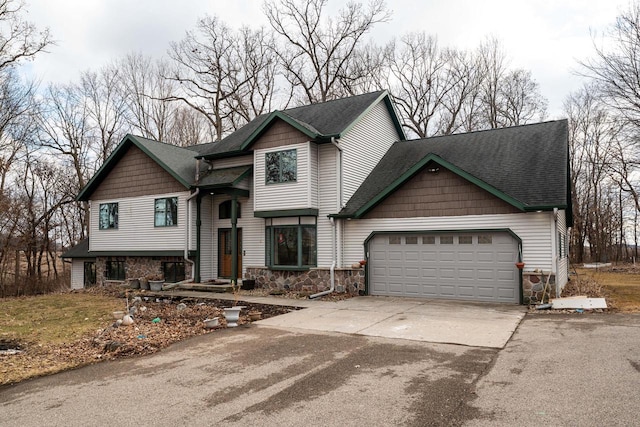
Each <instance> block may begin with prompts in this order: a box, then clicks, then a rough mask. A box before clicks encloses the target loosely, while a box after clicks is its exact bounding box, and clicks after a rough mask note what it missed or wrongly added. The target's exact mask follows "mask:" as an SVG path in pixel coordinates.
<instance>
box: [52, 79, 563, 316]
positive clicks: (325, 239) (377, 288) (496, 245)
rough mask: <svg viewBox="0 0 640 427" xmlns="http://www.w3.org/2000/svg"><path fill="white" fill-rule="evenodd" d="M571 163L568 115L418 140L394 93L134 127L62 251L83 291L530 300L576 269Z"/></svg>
mask: <svg viewBox="0 0 640 427" xmlns="http://www.w3.org/2000/svg"><path fill="white" fill-rule="evenodd" d="M568 164H569V163H568V134H567V121H566V120H559V121H550V122H544V123H538V124H531V125H524V126H517V127H512V128H505V129H497V130H487V131H479V132H472V133H466V134H457V135H450V136H441V137H433V138H426V139H418V140H411V141H407V140H406V138H405V135H404V133H403V131H402V127H401V125H400V123H399V120H398V117H397V116H396V113H395V110H394V107H393V104H392V102H391V99H390V97H389V94H388V93H387V92H385V91H381V92H373V93H368V94H363V95H358V96H353V97H349V98H344V99H338V100H334V101H328V102H324V103H318V104H312V105H306V106H302V107H297V108H291V109H287V110H284V111H275V112H272V113H270V114H265V115H261V116H259V117H257V118H256V119H254V120H253V121H251V122H250V123H248V124H247V125H246V126H244V127H243V128H241V129H239V130H237V131H236V132H234V133H232V134H231V135H229V136H227V137H226V138H225V139H223V140H222V141H220V142H217V143H211V144H203V145H198V146H193V147H187V148H181V147H176V146H172V145H168V144H163V143H161V142H157V141H151V140H148V139H145V138H141V137H138V136H133V135H127V136H126V137H125V138H124V139H123V141H122V142H121V143H120V144H119V145H118V147H117V148H116V149H115V150H114V152H113V153H112V155H111V156H110V157H109V158H108V159H107V160H106V162H105V163H104V165H103V166H102V167H101V168H100V169H99V170H98V171H97V172H96V174H95V175H94V176H93V178H92V179H91V180H90V181H89V183H88V184H87V185H86V186H85V188H84V189H83V190H82V191H81V192H80V194H79V195H78V200H84V201H89V203H90V207H91V209H90V212H91V217H90V224H91V226H90V233H89V235H90V239H89V242H88V244H86V243H85V245H87V246H86V250H83V249H82V248H81V249H79V250H75V249H72V250H71V251H69V252H67V253H66V254H65V255H64V256H65V257H68V258H71V259H72V260H73V272H74V273H73V278H74V279H72V282H73V283H72V286H74V287H77V286H81V284H83V283H84V282H85V277H86V273H85V272H89V273H88V274H93V273H91V272H92V271H93V270H92V269H91V268H92V267H91V266H92V265H93V266H94V267H93V268H94V269H95V273H94V275H95V280H96V282H97V283H98V284H101V283H104V282H106V281H113V280H115V281H122V280H127V279H130V278H137V277H141V276H144V275H147V274H162V275H163V276H164V279H165V281H169V282H177V281H182V280H194V281H195V282H200V283H206V282H209V281H212V280H216V279H221V278H225V279H232V278H244V279H255V280H256V282H257V283H258V284H259V285H262V286H266V287H279V288H291V289H298V290H306V291H309V292H318V291H326V290H328V289H336V290H338V291H347V292H352V293H360V294H372V295H399V296H415V297H428V298H454V299H464V300H474V301H490V302H508V303H524V302H528V301H529V298H532V297H534V298H537V297H538V295H537V294H538V293H539V292H540V291H541V290H542V288H543V287H544V285H545V284H546V283H547V282H549V283H552V284H553V289H554V290H555V292H556V293H559V292H560V291H561V289H562V288H563V286H564V285H565V283H566V282H567V280H568V260H567V253H568V251H567V227H570V226H571V202H570V201H571V197H570V193H569V186H568V177H569V169H568ZM361 260H363V261H364V262H363V264H364V267H363V268H361V267H360V264H359V261H361ZM519 261H523V262H524V268H518V267H517V266H516V262H519ZM92 262H93V263H94V264H92ZM520 267H522V266H520Z"/></svg>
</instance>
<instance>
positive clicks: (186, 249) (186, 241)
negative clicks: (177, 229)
mask: <svg viewBox="0 0 640 427" xmlns="http://www.w3.org/2000/svg"><path fill="white" fill-rule="evenodd" d="M198 194H200V188H196V191H194V192H193V193H191V195H190V196H189V197H187V200H186V204H187V221H186V224H185V233H184V255H183V258H184V260H185V261H186V262H188V263H189V264H191V279H190V280H193V279H194V273H195V271H194V270H195V265H196V263H195V262H193V261H191V260H190V259H189V222H190V219H191V213H190V209H189V207H190V206H191V199H193V198H194V197H196V196H197V195H198Z"/></svg>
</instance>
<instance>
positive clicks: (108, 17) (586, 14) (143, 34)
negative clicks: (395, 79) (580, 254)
mask: <svg viewBox="0 0 640 427" xmlns="http://www.w3.org/2000/svg"><path fill="white" fill-rule="evenodd" d="M26 3H27V9H28V14H27V15H26V19H27V20H29V21H31V22H33V23H34V24H36V26H37V27H38V28H41V29H42V28H45V27H48V28H49V30H50V31H51V33H52V36H53V38H54V39H55V40H56V41H57V44H56V45H55V46H52V47H51V48H50V49H49V53H46V54H42V55H40V56H38V57H37V58H36V59H35V60H34V61H33V62H29V63H28V64H26V65H25V66H24V68H23V70H24V72H25V74H26V75H28V76H31V77H34V78H36V79H38V80H39V81H40V82H41V84H48V83H68V82H72V81H73V82H75V81H78V78H79V75H80V73H81V72H82V71H85V70H88V69H92V70H96V69H99V68H100V67H101V66H102V65H104V64H106V63H108V62H109V61H111V60H113V59H116V58H120V57H122V56H124V55H126V54H127V53H131V52H141V53H143V54H145V55H150V56H152V57H162V56H165V55H166V52H167V49H168V47H169V44H170V43H171V42H172V41H179V40H181V39H182V38H184V36H185V33H186V32H187V31H189V30H191V29H193V28H194V27H195V23H196V21H197V19H198V18H199V17H202V16H205V15H211V16H213V15H217V16H218V17H219V18H220V19H222V20H223V21H224V22H226V23H227V24H228V25H229V26H231V27H233V28H239V27H241V26H243V25H246V26H251V27H258V26H261V25H263V26H268V22H267V21H266V19H265V17H264V14H263V12H262V1H259V0H225V1H220V0H208V1H207V0H181V1H176V0H55V1H54V0H26ZM344 3H345V2H344V1H337V0H329V10H330V11H336V10H338V9H339V8H340V7H341V5H342V4H344ZM364 3H366V0H364ZM628 4H629V3H628V0H481V1H479V0H446V1H443V0H439V1H436V0H422V1H420V0H387V5H388V7H389V9H391V10H392V11H393V15H392V18H391V20H390V21H389V22H387V23H381V24H378V25H377V26H376V27H375V28H374V30H373V31H372V32H371V34H370V35H369V36H370V37H372V38H373V39H374V40H376V41H377V42H378V43H381V44H382V43H384V42H386V41H388V40H390V39H391V38H392V37H394V36H397V37H400V36H401V35H402V34H405V33H407V32H410V31H425V32H426V33H427V34H431V35H435V36H436V37H437V38H438V43H439V45H440V46H441V47H455V48H459V49H474V48H475V47H477V46H478V44H479V43H480V42H481V41H482V40H484V39H485V38H486V37H488V36H492V37H496V38H497V39H498V40H500V42H501V43H502V46H503V47H504V49H505V52H506V54H507V57H508V58H509V60H510V66H511V67H513V68H524V69H527V70H530V71H531V72H532V75H533V78H534V79H535V80H536V81H537V82H538V83H539V85H540V90H541V92H542V95H543V96H544V97H545V98H547V99H548V101H549V109H548V110H549V111H548V112H549V114H548V118H549V119H557V118H561V117H563V115H562V103H563V101H564V99H565V98H566V96H567V95H568V94H569V93H570V92H572V91H575V90H577V89H579V88H580V87H581V86H582V84H583V80H582V78H581V77H579V76H577V75H576V71H577V70H579V65H578V61H579V60H585V59H587V58H589V57H590V56H592V55H593V52H594V47H593V43H594V38H593V35H594V34H595V35H596V40H598V35H601V34H602V32H603V31H604V30H605V29H606V28H607V27H608V26H609V25H611V24H612V23H613V22H614V21H615V18H616V16H617V15H619V13H620V12H621V11H622V10H625V9H626V8H627V7H628ZM383 89H384V88H383Z"/></svg>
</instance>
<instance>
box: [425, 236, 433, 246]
mask: <svg viewBox="0 0 640 427" xmlns="http://www.w3.org/2000/svg"><path fill="white" fill-rule="evenodd" d="M435 243H436V236H422V244H423V245H435Z"/></svg>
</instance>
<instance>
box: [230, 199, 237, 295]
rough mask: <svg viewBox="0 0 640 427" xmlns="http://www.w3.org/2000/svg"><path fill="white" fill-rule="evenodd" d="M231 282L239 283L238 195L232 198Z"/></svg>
mask: <svg viewBox="0 0 640 427" xmlns="http://www.w3.org/2000/svg"><path fill="white" fill-rule="evenodd" d="M231 283H232V284H233V286H235V285H236V284H237V283H238V196H237V195H236V194H234V195H233V196H232V198H231Z"/></svg>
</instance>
